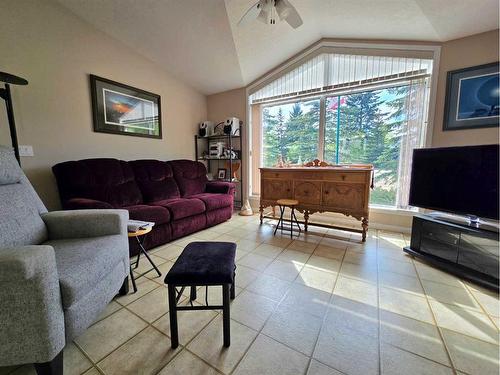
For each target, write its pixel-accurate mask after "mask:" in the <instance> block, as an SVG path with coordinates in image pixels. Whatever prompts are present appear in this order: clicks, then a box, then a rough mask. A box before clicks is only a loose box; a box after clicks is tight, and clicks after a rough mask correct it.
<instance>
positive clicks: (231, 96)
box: [207, 87, 248, 199]
mask: <svg viewBox="0 0 500 375" xmlns="http://www.w3.org/2000/svg"><path fill="white" fill-rule="evenodd" d="M246 113H247V102H246V90H245V88H244V87H243V88H239V89H235V90H229V91H224V92H221V93H218V94H213V95H209V96H207V119H208V120H210V121H213V122H214V123H218V122H221V121H224V120H225V119H226V118H227V117H237V118H239V119H240V120H241V121H243V131H242V147H243V151H242V154H243V159H245V158H246V156H245V155H248V149H247V148H246V145H247V141H246V140H247V135H248V133H247V126H246V125H247V124H246V121H247V114H246ZM247 176H248V171H247V166H246V160H244V161H243V163H242V180H243V182H246V181H248V177H247ZM246 187H247V184H244V185H243V195H244V196H245V197H247V196H248V193H247V192H245V188H246ZM240 193H241V192H240V190H239V189H238V190H237V193H236V198H237V199H240V196H239V194H240Z"/></svg>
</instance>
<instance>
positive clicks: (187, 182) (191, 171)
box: [167, 160, 208, 197]
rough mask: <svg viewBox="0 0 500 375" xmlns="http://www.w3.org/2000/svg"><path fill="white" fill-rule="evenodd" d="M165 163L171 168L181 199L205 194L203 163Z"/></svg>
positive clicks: (181, 161) (183, 161) (205, 176)
mask: <svg viewBox="0 0 500 375" xmlns="http://www.w3.org/2000/svg"><path fill="white" fill-rule="evenodd" d="M167 163H168V164H169V165H170V166H171V167H172V171H173V172H174V177H175V180H176V181H177V185H179V189H180V191H181V196H182V197H186V196H190V195H194V194H201V193H204V192H205V187H206V184H207V181H208V179H207V169H206V168H205V165H204V164H203V163H200V162H198V161H192V160H171V161H169V162H167Z"/></svg>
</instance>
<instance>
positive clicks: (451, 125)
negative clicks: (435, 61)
mask: <svg viewBox="0 0 500 375" xmlns="http://www.w3.org/2000/svg"><path fill="white" fill-rule="evenodd" d="M498 67H499V65H498V62H494V63H491V64H485V65H478V66H473V67H469V68H465V69H459V70H453V71H450V72H448V75H447V80H446V99H445V107H444V122H443V130H461V129H476V128H487V127H495V126H498V124H499V120H500V117H499V109H500V106H499V93H500V85H499V68H498Z"/></svg>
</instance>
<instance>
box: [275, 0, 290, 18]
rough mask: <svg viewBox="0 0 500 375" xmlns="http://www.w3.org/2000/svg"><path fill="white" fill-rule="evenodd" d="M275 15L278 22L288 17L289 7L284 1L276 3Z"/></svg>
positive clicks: (280, 0)
mask: <svg viewBox="0 0 500 375" xmlns="http://www.w3.org/2000/svg"><path fill="white" fill-rule="evenodd" d="M275 7H276V13H278V17H279V18H280V20H284V19H286V18H287V17H288V16H289V15H290V7H289V6H288V4H287V3H286V1H285V0H279V1H277V2H276V6H275Z"/></svg>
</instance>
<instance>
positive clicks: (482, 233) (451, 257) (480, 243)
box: [403, 214, 500, 292]
mask: <svg viewBox="0 0 500 375" xmlns="http://www.w3.org/2000/svg"><path fill="white" fill-rule="evenodd" d="M403 250H404V251H405V252H407V253H408V254H410V255H413V256H416V257H419V258H422V259H424V260H425V261H426V262H428V263H430V264H432V265H434V266H436V267H439V268H441V269H443V270H445V271H447V272H449V273H452V274H454V275H457V276H459V277H461V278H464V279H467V280H469V281H472V282H474V283H477V284H479V285H481V286H484V287H487V288H489V289H493V290H495V291H497V292H498V290H499V285H498V283H499V280H498V273H499V272H498V267H499V252H500V250H499V234H498V227H496V226H494V225H491V224H487V223H479V224H477V226H476V225H474V223H472V224H469V223H468V221H467V220H463V219H460V218H456V217H455V218H454V217H448V216H447V215H446V214H445V215H444V216H443V215H437V214H431V215H417V216H415V217H413V225H412V233H411V242H410V246H409V247H405V248H404V249H403Z"/></svg>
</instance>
